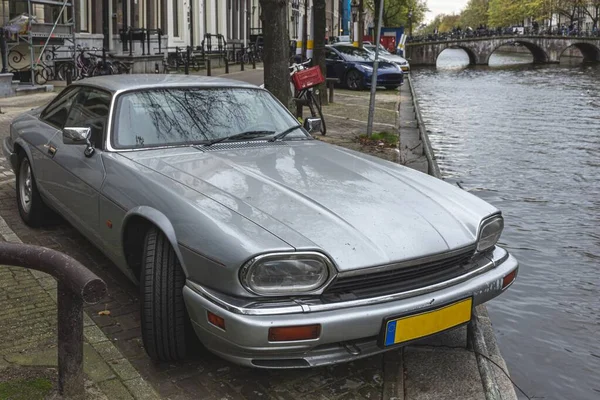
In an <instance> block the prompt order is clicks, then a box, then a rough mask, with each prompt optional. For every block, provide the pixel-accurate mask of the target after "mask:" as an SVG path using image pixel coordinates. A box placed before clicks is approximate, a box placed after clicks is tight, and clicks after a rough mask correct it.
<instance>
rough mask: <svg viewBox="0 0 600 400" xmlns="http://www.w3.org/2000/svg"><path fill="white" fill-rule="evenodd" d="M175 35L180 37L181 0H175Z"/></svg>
mask: <svg viewBox="0 0 600 400" xmlns="http://www.w3.org/2000/svg"><path fill="white" fill-rule="evenodd" d="M173 36H175V37H179V36H180V35H179V0H173Z"/></svg>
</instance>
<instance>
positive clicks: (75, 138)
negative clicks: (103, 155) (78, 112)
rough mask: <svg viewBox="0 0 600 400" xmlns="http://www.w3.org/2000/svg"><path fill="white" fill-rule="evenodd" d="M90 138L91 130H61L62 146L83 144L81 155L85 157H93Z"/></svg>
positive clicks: (92, 146) (93, 150)
mask: <svg viewBox="0 0 600 400" xmlns="http://www.w3.org/2000/svg"><path fill="white" fill-rule="evenodd" d="M91 137H92V128H63V143H64V144H85V145H86V146H85V150H84V151H83V154H84V155H85V156H86V157H88V158H89V157H91V156H93V155H94V152H95V149H94V145H93V144H92V142H91V141H90V138H91Z"/></svg>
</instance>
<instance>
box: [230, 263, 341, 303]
mask: <svg viewBox="0 0 600 400" xmlns="http://www.w3.org/2000/svg"><path fill="white" fill-rule="evenodd" d="M334 274H335V272H334V271H333V268H332V265H331V263H330V261H329V260H328V259H327V258H326V257H325V256H324V255H322V254H320V253H316V252H293V253H273V254H264V255H260V256H257V257H255V258H253V259H252V260H250V261H248V262H247V263H246V264H245V265H244V266H243V267H242V269H241V270H240V281H241V282H242V285H243V286H244V287H245V288H246V290H248V291H249V292H251V293H254V294H257V295H260V296H287V295H301V294H302V295H308V294H319V293H320V289H323V287H324V286H325V284H326V283H327V282H329V281H330V278H333V275H334Z"/></svg>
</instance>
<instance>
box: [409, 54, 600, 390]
mask: <svg viewBox="0 0 600 400" xmlns="http://www.w3.org/2000/svg"><path fill="white" fill-rule="evenodd" d="M494 57H495V58H497V60H496V61H498V62H497V66H495V67H469V68H466V69H456V68H458V67H459V66H460V65H464V64H465V62H467V63H468V57H467V56H466V54H464V53H463V52H462V51H460V50H446V51H445V52H444V53H442V55H441V56H440V59H439V61H438V63H440V64H438V68H437V69H434V68H427V69H415V70H414V71H413V78H414V81H415V84H416V87H417V92H418V93H419V97H420V101H421V105H422V108H423V110H422V111H423V115H424V118H425V120H426V124H427V128H428V130H429V131H430V135H431V139H432V143H433V145H434V147H435V149H436V152H437V155H438V156H439V159H440V164H441V168H442V171H443V174H444V176H445V177H446V178H447V180H449V181H450V182H460V184H461V185H462V186H463V187H464V188H465V189H467V190H471V191H472V192H473V193H474V194H475V195H477V196H479V197H482V198H483V199H485V200H487V201H489V202H491V203H492V204H494V205H496V206H497V207H499V208H500V209H502V211H503V213H504V215H505V218H506V229H505V233H504V235H503V236H502V238H501V242H502V244H503V245H504V246H506V247H507V248H509V249H510V250H511V252H513V253H514V254H515V256H516V257H517V258H518V259H519V261H520V262H521V272H520V276H519V280H518V282H517V283H516V284H515V285H514V286H513V287H512V288H511V290H509V291H508V292H507V293H506V294H505V295H504V296H502V297H501V298H500V299H498V300H496V301H493V302H491V304H490V307H489V310H490V313H491V316H492V320H493V321H494V327H495V328H496V331H497V335H498V339H499V341H500V346H501V348H502V353H503V355H504V356H505V358H506V360H507V362H508V364H509V368H510V372H511V375H512V377H513V378H515V379H516V381H517V383H518V384H519V385H520V386H522V387H523V388H525V389H526V391H527V392H528V393H529V394H530V395H534V396H540V397H544V398H546V399H579V400H592V399H594V400H597V399H598V398H599V397H600V373H598V371H599V370H600V295H599V293H600V230H599V229H598V226H599V225H600V161H599V160H600V157H599V156H600V119H598V107H599V106H600V92H599V90H598V87H599V86H598V85H599V83H600V66H598V65H583V64H581V63H580V62H579V61H580V59H579V60H577V59H575V60H572V61H571V62H564V63H561V64H560V65H551V66H547V65H532V64H528V65H515V64H517V61H518V60H523V59H524V57H527V55H526V54H510V55H508V56H505V55H503V53H496V54H494ZM446 67H450V69H448V68H446ZM463 68H464V66H463Z"/></svg>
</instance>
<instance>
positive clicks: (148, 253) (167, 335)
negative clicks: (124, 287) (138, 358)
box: [140, 228, 193, 361]
mask: <svg viewBox="0 0 600 400" xmlns="http://www.w3.org/2000/svg"><path fill="white" fill-rule="evenodd" d="M142 256H143V258H142V268H141V274H140V275H141V276H140V291H141V307H142V310H141V317H142V341H143V343H144V348H145V349H146V352H147V353H148V355H149V356H150V358H152V359H153V360H156V361H178V360H182V359H184V358H185V357H186V355H187V351H188V350H189V347H190V344H191V343H190V342H191V340H190V339H189V338H190V336H191V335H193V333H192V332H191V331H192V328H191V322H190V320H189V317H188V315H187V311H186V308H185V303H184V300H183V286H184V285H185V274H184V272H183V269H182V268H181V264H180V262H179V259H178V258H177V254H175V250H174V249H173V247H172V246H171V243H170V242H169V241H168V240H167V238H166V236H165V235H164V233H162V232H161V231H160V230H158V229H157V228H151V229H150V230H149V231H148V232H147V233H146V238H145V241H144V253H143V255H142Z"/></svg>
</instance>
